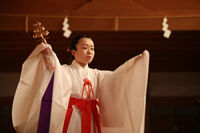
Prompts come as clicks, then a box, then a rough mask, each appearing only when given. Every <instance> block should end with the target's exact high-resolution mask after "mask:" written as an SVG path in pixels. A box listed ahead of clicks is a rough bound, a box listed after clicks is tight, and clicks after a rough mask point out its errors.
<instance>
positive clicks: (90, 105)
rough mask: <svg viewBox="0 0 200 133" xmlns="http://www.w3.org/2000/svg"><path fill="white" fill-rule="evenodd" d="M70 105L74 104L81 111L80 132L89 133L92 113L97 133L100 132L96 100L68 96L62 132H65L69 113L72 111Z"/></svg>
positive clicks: (69, 116)
mask: <svg viewBox="0 0 200 133" xmlns="http://www.w3.org/2000/svg"><path fill="white" fill-rule="evenodd" d="M72 105H75V106H76V107H77V108H78V109H79V110H80V111H81V112H82V116H81V117H82V118H81V119H82V120H81V133H91V119H92V118H91V115H93V119H94V122H95V123H96V125H97V129H98V133H101V126H100V121H99V114H98V111H97V105H98V106H99V102H98V101H97V100H94V99H92V100H85V99H78V98H74V97H70V101H69V106H68V110H67V113H66V116H65V123H64V126H63V133H67V129H68V126H69V122H70V119H71V115H72V112H73V108H72Z"/></svg>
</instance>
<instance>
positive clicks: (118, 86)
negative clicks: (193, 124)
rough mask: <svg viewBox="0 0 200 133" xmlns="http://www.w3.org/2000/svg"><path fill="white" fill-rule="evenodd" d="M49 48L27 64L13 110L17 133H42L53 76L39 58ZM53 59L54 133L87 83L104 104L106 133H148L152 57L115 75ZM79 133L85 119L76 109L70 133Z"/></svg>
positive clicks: (33, 55)
mask: <svg viewBox="0 0 200 133" xmlns="http://www.w3.org/2000/svg"><path fill="white" fill-rule="evenodd" d="M47 47H49V48H50V49H51V46H50V45H46V44H43V43H42V44H40V45H38V46H37V47H36V48H35V49H34V50H33V52H32V53H31V55H30V56H29V57H28V58H27V60H26V61H25V62H24V64H23V67H22V72H21V76H20V81H19V84H18V86H17V89H16V93H15V97H14V101H13V108H12V118H13V125H14V127H15V129H16V131H17V132H18V133H36V132H37V126H38V120H39V114H40V106H41V100H42V97H43V95H44V92H45V90H46V88H47V86H48V84H49V82H50V79H51V77H52V75H53V72H50V71H49V70H48V69H47V68H46V65H45V63H44V59H43V56H42V54H41V53H40V52H41V51H42V50H44V49H45V48H47ZM51 58H52V59H53V61H54V63H55V66H56V69H55V71H54V82H53V98H52V107H51V120H50V129H49V130H50V131H49V132H50V133H62V129H63V124H64V120H65V115H66V111H67V108H68V103H69V98H70V96H73V97H77V98H81V94H82V89H83V79H84V78H86V77H87V78H88V79H89V80H90V81H91V82H92V86H93V90H94V98H96V99H99V102H100V120H101V127H102V133H122V132H125V133H144V119H145V106H146V89H147V80H148V67H149V53H148V51H146V50H145V51H144V52H143V53H142V54H140V55H138V56H135V57H133V58H132V59H130V60H128V61H127V62H125V63H124V64H123V65H121V66H120V67H118V68H117V69H116V70H115V71H100V70H97V69H91V68H89V67H88V66H86V67H85V68H83V67H81V66H80V65H79V64H78V63H77V62H76V61H73V62H72V64H71V65H60V63H59V60H58V58H57V56H56V54H55V53H54V52H53V51H52V55H51ZM73 108H75V107H73ZM92 124H93V123H92ZM78 132H81V113H80V111H79V110H78V109H74V111H73V113H72V117H71V120H70V124H69V128H68V133H78ZM91 133H95V130H92V131H91Z"/></svg>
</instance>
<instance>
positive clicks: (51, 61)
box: [41, 47, 56, 72]
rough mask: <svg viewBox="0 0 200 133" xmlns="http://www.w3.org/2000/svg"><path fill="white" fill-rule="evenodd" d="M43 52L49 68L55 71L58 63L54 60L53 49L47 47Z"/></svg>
mask: <svg viewBox="0 0 200 133" xmlns="http://www.w3.org/2000/svg"><path fill="white" fill-rule="evenodd" d="M41 54H42V55H43V58H44V62H45V65H46V67H47V69H48V70H49V71H51V72H54V71H55V69H56V65H55V61H54V58H53V55H52V51H51V49H50V48H48V47H47V48H45V49H44V50H42V51H41Z"/></svg>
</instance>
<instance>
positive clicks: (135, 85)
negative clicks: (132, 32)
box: [98, 50, 149, 133]
mask: <svg viewBox="0 0 200 133" xmlns="http://www.w3.org/2000/svg"><path fill="white" fill-rule="evenodd" d="M148 67H149V53H148V51H146V50H145V51H144V52H143V54H140V55H138V56H136V57H134V58H132V59H130V60H128V61H127V62H125V63H124V64H123V65H121V66H120V67H119V68H117V69H116V70H115V71H114V72H113V73H110V74H108V73H106V74H104V72H102V73H101V72H100V74H99V76H100V77H99V79H100V80H99V82H100V83H99V88H98V89H99V102H100V118H101V122H102V126H103V127H102V132H103V133H122V132H123V133H144V119H145V106H146V89H147V80H148Z"/></svg>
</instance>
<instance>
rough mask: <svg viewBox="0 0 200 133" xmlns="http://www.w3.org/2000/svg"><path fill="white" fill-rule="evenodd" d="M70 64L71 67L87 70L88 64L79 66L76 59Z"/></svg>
mask: <svg viewBox="0 0 200 133" xmlns="http://www.w3.org/2000/svg"><path fill="white" fill-rule="evenodd" d="M71 65H72V66H73V67H76V68H79V69H82V70H84V71H86V70H88V68H89V67H88V64H87V65H85V66H84V67H83V66H81V65H80V64H79V63H78V62H77V61H76V60H73V61H72V64H71Z"/></svg>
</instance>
